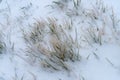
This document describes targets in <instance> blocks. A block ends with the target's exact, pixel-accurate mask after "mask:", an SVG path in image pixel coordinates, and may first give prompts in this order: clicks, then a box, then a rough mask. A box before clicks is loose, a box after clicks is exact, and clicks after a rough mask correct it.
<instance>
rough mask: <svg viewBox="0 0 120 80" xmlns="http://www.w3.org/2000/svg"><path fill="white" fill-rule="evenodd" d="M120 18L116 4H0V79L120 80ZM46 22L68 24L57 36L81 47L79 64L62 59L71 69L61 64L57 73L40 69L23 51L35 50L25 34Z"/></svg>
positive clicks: (57, 0) (113, 0) (87, 0)
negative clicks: (40, 23) (66, 68)
mask: <svg viewBox="0 0 120 80" xmlns="http://www.w3.org/2000/svg"><path fill="white" fill-rule="evenodd" d="M77 1H78V2H77ZM119 14H120V0H103V1H102V0H0V80H120V15H119ZM50 18H51V19H53V23H54V19H55V20H56V24H58V25H60V24H62V23H65V22H66V24H65V25H66V26H68V27H66V26H65V27H63V28H62V29H63V30H65V33H63V32H61V35H62V36H64V37H65V36H66V35H67V34H68V35H67V36H68V37H69V34H70V36H71V37H72V39H73V41H74V39H77V40H76V42H78V44H79V48H78V49H79V50H78V51H79V52H78V53H79V56H80V60H78V61H73V62H72V61H68V62H67V61H66V62H64V61H63V62H64V63H65V64H67V66H68V68H70V69H69V70H65V69H63V68H64V67H60V66H58V64H59V63H58V64H57V63H55V64H53V65H57V66H54V67H55V68H58V69H59V67H60V70H55V69H54V68H51V67H48V66H47V67H46V68H43V66H42V64H41V62H40V61H39V58H38V59H37V57H36V59H35V60H36V61H33V60H32V58H29V57H31V56H30V55H29V54H28V53H27V50H28V48H29V49H31V52H32V53H33V54H34V53H35V51H39V50H36V49H38V48H36V46H37V45H35V43H32V41H31V42H30V47H28V46H27V45H29V41H30V39H29V36H30V35H31V34H30V33H29V32H30V31H32V28H33V27H34V26H35V23H36V22H37V21H38V22H39V21H41V22H42V21H43V22H44V21H46V24H47V23H48V24H51V23H50V22H49V21H50V20H49V19H50ZM67 22H68V24H67ZM69 23H70V24H71V25H70V26H69ZM44 25H45V24H42V26H43V27H45V26H44ZM47 26H48V25H47ZM48 27H49V26H48ZM59 29H60V28H58V29H57V30H58V32H59V31H60V30H59ZM24 31H25V32H28V34H27V33H26V34H25V35H27V38H28V41H27V42H28V43H27V42H26V41H25V40H24V37H25V36H24V35H23V33H24ZM56 32H57V31H56ZM46 33H47V30H46ZM46 33H45V34H46ZM41 34H42V33H41ZM65 34H66V35H65ZM49 35H50V33H49V32H48V33H47V34H46V35H45V36H46V39H44V42H46V43H47V42H49V38H50V36H49ZM64 37H62V38H64ZM71 37H70V40H71ZM65 39H66V38H65ZM53 40H54V39H53ZM62 40H64V39H62ZM53 42H54V41H53ZM58 42H59V41H58ZM67 42H68V43H69V40H68V41H67ZM56 43H57V42H56ZM44 45H45V44H44ZM44 45H43V46H40V49H41V48H42V47H43V49H44ZM55 45H56V44H55ZM61 45H63V44H62V43H61ZM61 45H60V46H61ZM45 46H46V45H45ZM47 46H48V47H47V49H49V48H50V46H51V45H49V44H47ZM65 46H66V45H65ZM73 46H74V45H73ZM66 47H67V46H66ZM53 48H54V47H53ZM47 49H45V50H46V51H47ZM68 49H69V47H68ZM50 50H53V49H52V48H50ZM73 51H75V52H77V49H76V47H75V48H74V50H73ZM39 53H40V52H39ZM41 56H42V55H41ZM32 57H33V56H32ZM45 57H46V56H45ZM55 59H56V58H55ZM48 60H49V59H48ZM48 62H49V61H48Z"/></svg>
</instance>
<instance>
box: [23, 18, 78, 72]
mask: <svg viewBox="0 0 120 80" xmlns="http://www.w3.org/2000/svg"><path fill="white" fill-rule="evenodd" d="M67 24H68V25H66V24H59V23H58V22H57V21H56V19H55V18H48V19H47V21H45V20H38V21H37V22H36V23H35V24H34V26H33V28H32V29H31V31H30V32H28V33H25V32H24V33H23V34H24V39H25V41H26V43H27V45H28V50H27V52H28V53H29V54H28V55H29V57H31V58H30V59H33V60H37V61H40V63H41V64H42V65H43V66H44V67H51V68H53V69H54V70H61V69H65V70H70V68H69V67H70V66H69V65H68V64H67V63H68V62H69V61H72V62H75V61H78V60H79V59H80V56H79V43H78V41H77V35H76V38H75V39H74V38H73V36H71V34H70V32H69V31H68V30H67V29H65V27H69V25H70V24H69V23H67Z"/></svg>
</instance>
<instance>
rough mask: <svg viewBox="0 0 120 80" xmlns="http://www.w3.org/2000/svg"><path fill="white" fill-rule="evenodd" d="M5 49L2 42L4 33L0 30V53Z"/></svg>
mask: <svg viewBox="0 0 120 80" xmlns="http://www.w3.org/2000/svg"><path fill="white" fill-rule="evenodd" d="M5 50H6V45H5V43H4V35H3V33H2V31H1V30H0V54H3V53H4V52H5Z"/></svg>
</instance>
